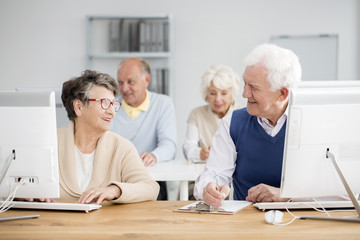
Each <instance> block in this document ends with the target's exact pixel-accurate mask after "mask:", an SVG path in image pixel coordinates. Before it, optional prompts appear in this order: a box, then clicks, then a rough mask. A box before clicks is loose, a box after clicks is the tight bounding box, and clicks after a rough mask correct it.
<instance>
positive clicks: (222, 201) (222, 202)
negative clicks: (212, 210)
mask: <svg viewBox="0 0 360 240" xmlns="http://www.w3.org/2000/svg"><path fill="white" fill-rule="evenodd" d="M215 184H216V190H218V192H219V193H221V191H220V186H219V182H218V175H215ZM221 204H224V199H222V200H221Z"/></svg>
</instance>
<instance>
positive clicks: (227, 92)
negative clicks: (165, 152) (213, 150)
mask: <svg viewBox="0 0 360 240" xmlns="http://www.w3.org/2000/svg"><path fill="white" fill-rule="evenodd" d="M239 84H240V78H239V76H238V75H237V74H236V73H235V72H234V71H233V70H232V69H231V68H230V67H227V66H224V65H213V66H211V67H210V68H208V69H207V70H206V71H205V73H204V74H203V76H202V81H201V86H200V88H201V89H200V90H201V94H202V97H203V99H204V100H205V101H206V102H208V104H206V105H203V106H200V107H197V108H195V109H193V110H192V112H191V113H190V116H189V118H188V121H187V131H186V136H185V141H184V144H183V152H184V155H185V158H187V159H201V160H207V159H208V157H209V150H210V146H211V141H212V138H213V136H214V134H215V132H216V130H217V129H218V127H219V124H220V120H221V119H222V118H223V117H224V116H226V115H227V114H229V113H232V111H234V110H235V109H237V108H239V105H238V104H237V103H236V102H235V99H236V95H237V93H238V91H239Z"/></svg>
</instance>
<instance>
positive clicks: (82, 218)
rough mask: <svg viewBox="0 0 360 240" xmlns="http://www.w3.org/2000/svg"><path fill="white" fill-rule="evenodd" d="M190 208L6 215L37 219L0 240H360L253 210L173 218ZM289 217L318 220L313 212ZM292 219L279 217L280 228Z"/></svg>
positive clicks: (9, 225)
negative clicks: (268, 218)
mask: <svg viewBox="0 0 360 240" xmlns="http://www.w3.org/2000/svg"><path fill="white" fill-rule="evenodd" d="M189 203H190V202H187V201H153V202H143V203H134V204H120V205H104V206H103V207H102V208H101V209H99V210H96V211H93V212H90V213H84V212H61V211H59V212H58V211H39V210H36V211H34V210H8V211H7V212H5V213H1V214H0V216H1V217H5V216H17V215H30V214H40V217H39V218H37V219H24V220H16V221H8V222H0V239H86V240H90V239H147V240H150V239H216V240H225V239H226V240H228V239H360V224H359V223H344V222H333V221H319V220H295V221H294V222H293V223H292V224H290V225H288V226H274V225H270V224H267V223H265V221H264V212H262V211H259V210H258V209H256V208H255V207H253V206H249V207H247V208H246V209H244V210H242V211H240V212H238V213H237V214H234V215H218V214H197V213H179V212H174V210H176V209H178V208H179V207H181V206H184V205H186V204H189ZM293 213H294V214H295V215H323V214H321V213H317V212H315V211H298V210H297V211H293ZM354 214H355V212H346V213H336V214H335V213H334V214H333V215H336V216H344V215H346V216H349V215H354ZM291 218H292V217H291V216H290V215H289V214H288V213H287V212H284V220H283V221H284V222H287V221H289V220H290V219H291Z"/></svg>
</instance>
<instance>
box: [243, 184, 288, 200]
mask: <svg viewBox="0 0 360 240" xmlns="http://www.w3.org/2000/svg"><path fill="white" fill-rule="evenodd" d="M287 200H288V199H287V198H281V197H280V188H276V187H272V186H269V185H266V184H259V185H256V186H254V187H252V188H250V189H249V191H248V196H247V197H246V201H249V202H286V201H287Z"/></svg>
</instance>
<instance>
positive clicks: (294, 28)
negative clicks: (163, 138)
mask: <svg viewBox="0 0 360 240" xmlns="http://www.w3.org/2000/svg"><path fill="white" fill-rule="evenodd" d="M359 5H360V4H359V3H358V1H356V0H316V1H314V0H293V1H288V0H222V1H219V0H197V1H196V0H195V1H194V0H182V1H175V0H131V1H130V0H129V1H125V0H98V1H97V0H96V1H95V0H61V1H57V0H0V90H14V89H15V88H16V87H60V86H61V84H62V82H64V81H66V80H68V79H70V78H71V77H73V76H78V75H79V74H80V73H81V72H82V71H83V70H84V68H85V16H86V15H100V14H109V15H110V14H124V15H129V14H157V13H171V14H173V16H174V20H175V62H174V65H175V77H176V79H175V84H174V87H175V96H174V101H175V105H176V113H177V121H178V135H179V137H178V140H179V142H178V146H179V147H178V149H179V152H178V157H182V151H181V145H182V142H183V138H184V134H185V126H186V119H187V117H188V114H189V112H190V111H191V109H193V108H194V107H196V106H198V105H201V104H204V102H203V101H202V99H201V98H200V94H199V83H200V77H201V75H202V73H203V72H204V71H205V69H206V68H207V67H209V66H210V65H212V64H218V63H221V64H227V65H229V66H231V67H233V68H234V69H235V70H236V72H238V73H239V74H240V75H241V74H242V72H243V68H244V67H243V66H242V59H243V58H244V57H245V55H246V54H247V53H248V52H249V51H250V50H251V49H252V48H253V47H255V46H256V45H258V44H260V43H263V42H268V41H269V39H270V36H273V35H280V34H287V35H299V34H306V35H309V34H319V33H330V34H339V41H340V44H339V69H338V77H339V79H346V80H352V79H359V78H360V70H358V69H360V59H359V53H360V49H359V38H360V36H359V35H360V33H359V29H360V26H359V25H360V20H359V13H360V7H359ZM239 95H241V93H240V94H239ZM240 102H241V103H242V104H245V103H244V100H242V99H240Z"/></svg>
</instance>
